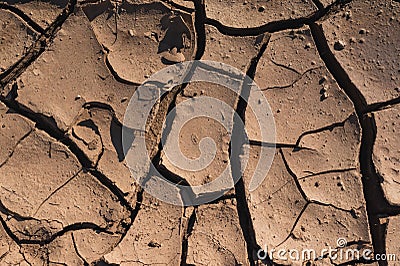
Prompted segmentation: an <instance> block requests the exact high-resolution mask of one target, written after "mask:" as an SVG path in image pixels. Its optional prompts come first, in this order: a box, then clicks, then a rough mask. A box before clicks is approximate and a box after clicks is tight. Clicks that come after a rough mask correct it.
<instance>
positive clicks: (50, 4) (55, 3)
mask: <svg viewBox="0 0 400 266" xmlns="http://www.w3.org/2000/svg"><path fill="white" fill-rule="evenodd" d="M5 2H6V3H8V4H10V5H13V6H15V7H17V8H18V9H20V10H21V11H22V12H23V13H24V14H25V15H27V16H29V17H30V18H31V19H32V20H33V21H35V22H36V23H37V24H39V25H40V26H41V27H42V28H46V27H48V26H49V25H50V24H51V23H52V22H54V21H55V20H56V18H57V16H58V15H59V14H60V13H61V12H62V11H63V9H64V8H65V7H66V6H67V4H68V0H50V1H39V0H31V1H19V0H5Z"/></svg>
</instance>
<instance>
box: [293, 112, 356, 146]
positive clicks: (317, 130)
mask: <svg viewBox="0 0 400 266" xmlns="http://www.w3.org/2000/svg"><path fill="white" fill-rule="evenodd" d="M354 115H355V114H354V113H353V114H351V115H350V116H349V117H347V118H346V119H345V120H344V121H342V122H336V123H333V124H330V125H328V126H324V127H321V128H317V129H312V130H309V131H306V132H303V133H301V135H300V136H299V138H298V139H297V141H296V146H300V141H301V139H302V138H303V137H305V136H307V135H311V134H315V133H320V132H324V131H330V132H332V131H333V130H334V129H335V128H337V127H344V125H345V124H346V122H347V121H349V120H350V119H351V118H352V117H353V116H354Z"/></svg>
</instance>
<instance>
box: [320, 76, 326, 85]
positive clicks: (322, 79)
mask: <svg viewBox="0 0 400 266" xmlns="http://www.w3.org/2000/svg"><path fill="white" fill-rule="evenodd" d="M327 80H328V78H327V77H326V76H323V77H322V78H321V79H320V80H319V84H322V83H324V82H325V81H327Z"/></svg>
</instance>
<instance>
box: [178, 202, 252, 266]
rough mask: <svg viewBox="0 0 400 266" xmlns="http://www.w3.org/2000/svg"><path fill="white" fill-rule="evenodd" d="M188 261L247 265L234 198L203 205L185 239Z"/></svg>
mask: <svg viewBox="0 0 400 266" xmlns="http://www.w3.org/2000/svg"><path fill="white" fill-rule="evenodd" d="M186 263H187V264H189V265H248V260H247V252H246V243H245V241H244V238H243V235H242V233H241V228H240V225H239V219H238V217H237V212H236V206H235V204H234V200H232V201H230V200H227V201H225V202H221V203H219V204H215V205H214V204H212V205H203V206H200V207H199V208H198V209H197V210H196V221H195V224H194V227H193V230H192V232H191V234H190V236H189V239H188V255H187V260H186Z"/></svg>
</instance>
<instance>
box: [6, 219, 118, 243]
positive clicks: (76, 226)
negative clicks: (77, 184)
mask: <svg viewBox="0 0 400 266" xmlns="http://www.w3.org/2000/svg"><path fill="white" fill-rule="evenodd" d="M39 221H40V220H39ZM0 223H1V224H2V225H3V228H4V230H5V231H6V233H7V234H8V235H9V237H10V238H11V239H12V240H14V242H15V243H17V244H18V245H22V244H38V245H42V246H43V245H48V244H50V243H51V242H53V241H54V240H55V239H57V238H58V237H61V236H63V235H64V234H66V233H68V232H73V231H78V230H85V229H91V230H93V231H98V232H102V233H105V234H109V235H114V234H115V233H113V232H110V231H108V230H107V228H104V227H101V226H99V225H97V224H95V223H91V222H77V223H73V224H70V225H67V226H65V227H64V228H63V229H62V230H60V231H58V232H56V233H54V234H52V235H50V236H49V237H47V238H46V239H37V240H35V239H19V237H17V236H16V235H15V234H14V232H12V230H11V229H10V228H9V227H8V225H7V223H6V221H4V219H3V217H2V216H1V215H0ZM21 233H22V232H21ZM27 236H29V237H32V236H33V235H27Z"/></svg>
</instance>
